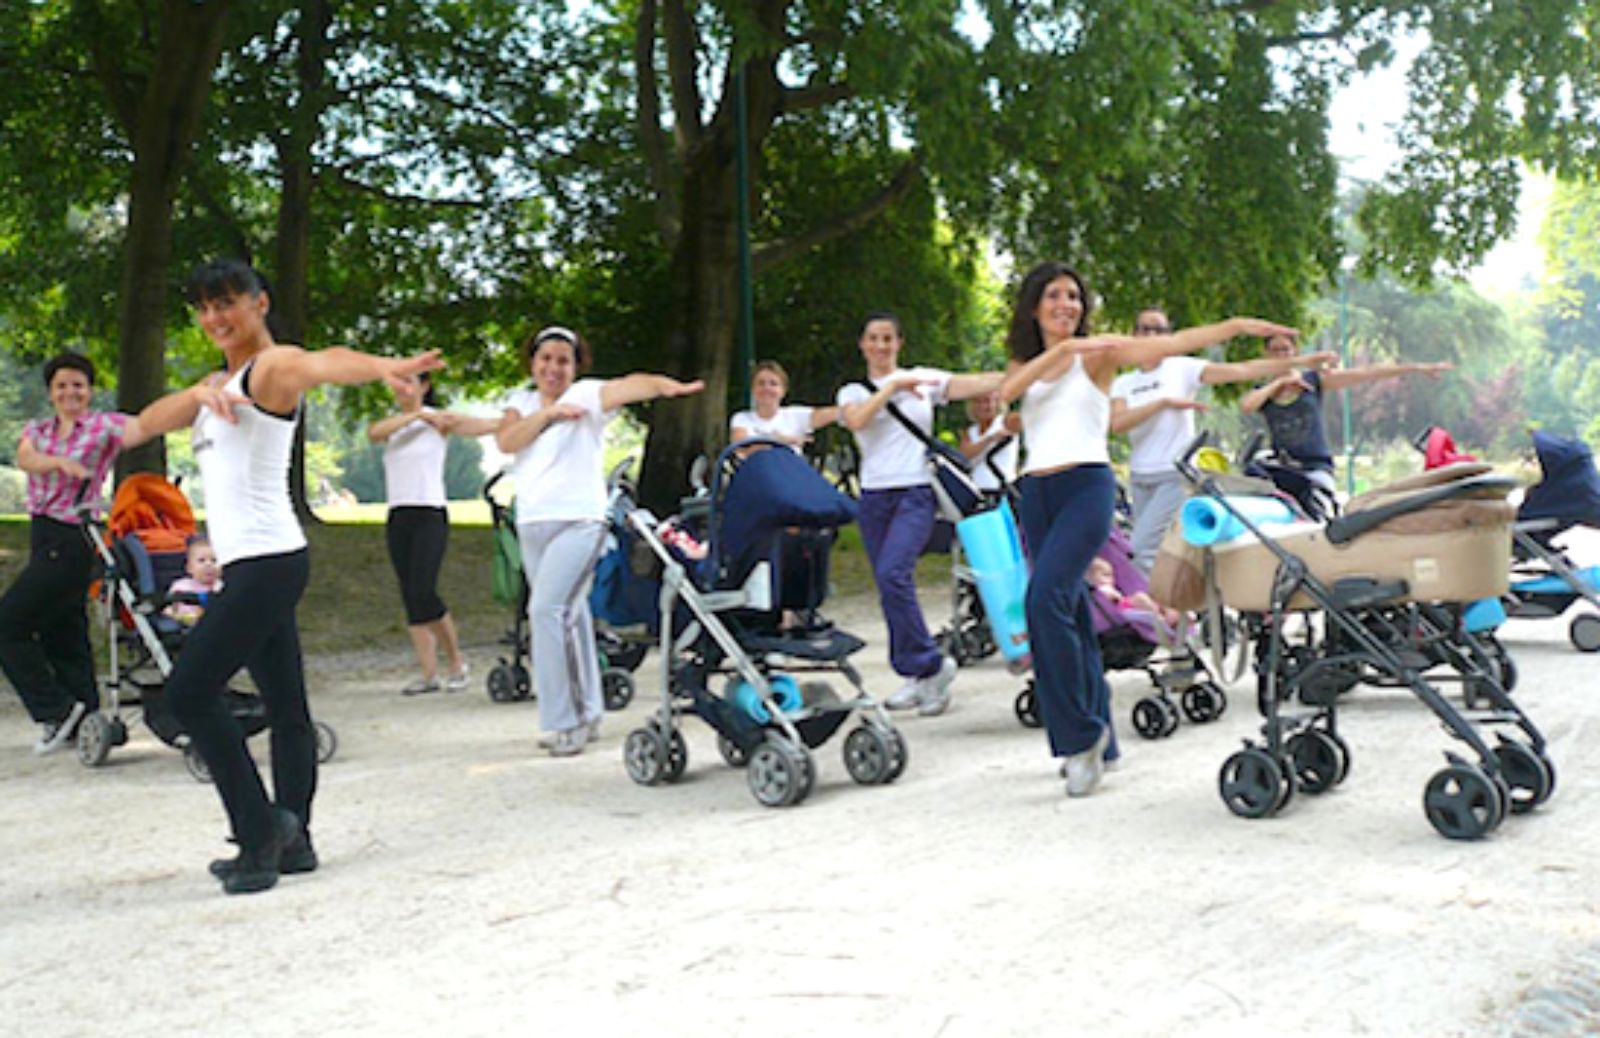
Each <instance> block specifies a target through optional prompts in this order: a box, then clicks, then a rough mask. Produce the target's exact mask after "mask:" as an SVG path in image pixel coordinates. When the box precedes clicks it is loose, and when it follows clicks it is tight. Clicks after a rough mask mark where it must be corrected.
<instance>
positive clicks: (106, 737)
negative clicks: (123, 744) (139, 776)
mask: <svg viewBox="0 0 1600 1038" xmlns="http://www.w3.org/2000/svg"><path fill="white" fill-rule="evenodd" d="M116 745H117V730H116V724H115V722H113V721H112V720H111V718H109V717H107V716H106V715H105V714H102V713H99V712H96V713H92V714H90V715H89V716H88V717H85V718H84V719H83V721H82V722H80V723H79V725H78V761H79V762H80V763H81V764H82V765H83V766H84V767H86V768H98V767H99V766H100V765H102V764H104V763H105V762H106V758H107V757H109V756H111V748H112V747H113V746H116Z"/></svg>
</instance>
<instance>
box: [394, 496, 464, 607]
mask: <svg viewBox="0 0 1600 1038" xmlns="http://www.w3.org/2000/svg"><path fill="white" fill-rule="evenodd" d="M384 534H385V539H386V540H387V541H388V542H389V561H390V562H391V563H393V564H394V575H395V576H397V577H399V578H400V597H401V599H402V600H404V602H405V604H406V623H408V624H411V625H412V626H413V627H415V626H416V625H417V624H430V623H433V621H435V620H438V619H439V618H441V617H443V616H444V614H445V613H446V612H448V611H449V610H448V609H446V607H445V604H444V599H442V598H440V597H439V566H440V565H441V564H442V563H443V562H444V547H445V542H447V541H448V540H449V539H450V517H449V514H448V513H447V512H446V511H445V510H444V509H443V508H430V507H427V506H424V505H400V506H397V507H395V508H391V509H389V522H388V525H387V526H386V527H385V529H384Z"/></svg>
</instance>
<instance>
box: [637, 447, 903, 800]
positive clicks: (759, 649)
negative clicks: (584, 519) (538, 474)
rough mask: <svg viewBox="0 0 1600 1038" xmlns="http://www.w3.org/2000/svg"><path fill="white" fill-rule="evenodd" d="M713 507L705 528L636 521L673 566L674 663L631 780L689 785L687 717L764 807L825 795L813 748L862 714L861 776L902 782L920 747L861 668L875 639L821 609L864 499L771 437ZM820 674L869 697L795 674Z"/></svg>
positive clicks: (708, 507) (740, 464) (668, 592)
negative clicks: (831, 567) (909, 741)
mask: <svg viewBox="0 0 1600 1038" xmlns="http://www.w3.org/2000/svg"><path fill="white" fill-rule="evenodd" d="M752 447H754V448H756V449H751V448H752ZM699 503H700V504H701V506H702V507H704V508H705V514H704V520H703V523H704V525H703V526H700V525H699V523H698V522H697V523H696V524H694V530H693V531H692V532H691V531H690V530H689V529H686V528H685V526H684V525H682V524H679V523H678V521H677V520H668V521H660V520H658V519H657V518H656V517H655V516H654V515H652V514H651V513H650V512H649V511H647V510H646V509H643V508H636V509H634V510H633V511H632V512H631V513H629V516H628V521H629V524H630V525H631V526H632V527H633V529H634V531H635V532H636V533H637V534H638V536H639V538H640V540H641V541H642V542H643V543H644V544H645V545H647V546H648V547H649V548H650V550H651V551H652V552H654V553H655V554H656V556H657V558H659V559H660V561H661V566H662V573H661V598H660V615H661V658H662V661H663V665H662V668H661V670H662V697H661V705H660V707H659V709H658V710H657V711H656V712H655V714H653V715H652V716H651V718H650V719H649V721H648V722H647V723H646V724H645V726H644V727H641V728H637V729H635V730H634V731H632V732H630V733H629V734H628V738H627V742H626V743H625V744H624V747H623V759H624V763H625V764H626V766H627V769H628V775H629V777H631V778H632V779H633V780H634V781H635V782H638V783H639V784H641V785H657V784H659V783H671V782H675V781H677V780H678V779H679V778H681V777H682V776H683V773H684V769H685V768H686V767H687V766H688V759H689V755H688V748H687V746H686V744H685V742H684V738H683V734H682V732H680V731H679V727H678V726H679V720H680V719H681V718H682V717H685V716H694V717H698V718H699V719H700V720H702V721H704V722H705V723H706V724H708V725H710V726H711V728H712V730H713V731H715V732H716V733H717V746H718V749H719V751H720V752H721V754H722V757H723V760H725V761H726V762H727V763H728V764H730V765H732V766H734V767H743V768H744V769H745V772H746V776H747V779H748V781H749V784H750V791H751V793H753V794H754V795H755V798H756V800H757V801H759V802H760V803H762V804H764V805H766V806H768V807H788V806H791V805H794V804H798V803H800V802H801V801H802V800H804V799H805V798H806V796H807V795H808V794H809V793H810V792H811V789H812V785H813V783H814V782H815V778H816V766H815V764H814V763H813V760H812V754H811V750H813V749H815V748H816V747H818V746H820V745H822V744H823V743H824V742H826V741H827V740H828V739H829V738H831V737H832V736H833V734H834V733H835V732H837V731H838V730H839V729H840V728H841V727H842V726H843V725H844V723H845V722H846V721H847V720H849V719H850V717H851V716H852V715H859V716H860V717H861V720H862V723H861V724H860V725H858V726H856V727H855V728H854V729H852V730H851V732H850V734H849V735H848V736H847V737H846V739H845V744H844V760H845V767H846V769H847V770H848V771H849V773H850V777H851V778H853V779H854V780H855V781H856V782H858V783H860V784H862V785H879V784H885V783H889V782H893V781H894V780H895V779H896V778H898V777H899V776H900V773H901V772H902V771H904V770H905V766H906V744H905V740H904V739H903V738H902V737H901V735H900V733H899V732H898V731H896V730H895V727H894V725H892V724H891V723H890V722H889V717H888V714H887V713H885V711H884V709H883V708H882V707H881V706H880V705H879V704H878V703H877V702H876V701H874V700H873V699H872V698H871V697H870V696H868V695H867V693H866V690H865V688H864V687H863V686H862V682H861V675H860V673H859V672H858V671H857V670H856V669H855V667H854V666H853V665H852V664H851V662H850V657H851V656H852V655H854V654H855V653H856V652H858V651H860V650H861V649H862V648H863V647H864V645H865V643H864V642H863V641H862V640H861V639H860V638H857V637H856V636H855V635H853V634H850V633H848V632H846V631H842V630H840V629H838V628H836V627H834V626H833V625H832V624H831V623H829V622H828V621H826V620H825V619H823V618H822V616H821V615H820V614H819V613H818V609H819V608H820V607H821V605H822V604H823V602H824V601H825V599H826V598H827V593H828V558H829V551H830V550H831V548H832V546H833V542H834V540H835V538H836V536H837V530H838V528H839V527H840V526H841V525H843V524H845V523H849V522H853V521H854V520H855V515H856V506H855V502H854V501H852V500H851V499H850V498H848V497H846V496H845V495H844V494H842V493H840V492H839V491H838V490H836V489H835V488H834V487H833V486H832V485H831V484H830V483H829V482H828V480H827V479H826V478H825V477H824V476H822V475H821V474H819V473H818V472H817V471H816V470H815V469H813V468H812V467H811V466H810V465H809V464H807V463H806V461H805V460H804V459H803V458H801V457H800V456H799V455H798V454H795V453H794V452H793V451H791V450H789V449H788V448H787V447H785V446H784V445H782V444H779V443H777V441H774V440H760V439H758V440H753V441H752V440H746V441H743V442H741V443H740V444H739V446H738V449H737V450H734V449H733V448H729V449H728V450H724V451H723V452H722V454H721V455H720V456H719V457H718V458H717V461H716V463H715V465H714V467H713V471H712V478H711V487H710V494H709V496H708V498H706V499H699ZM697 518H698V517H697ZM701 533H703V536H704V542H703V543H701V542H700V541H699V539H698V538H699V536H700V534H701ZM819 671H836V672H838V673H839V674H842V675H843V676H844V677H845V679H846V680H848V681H849V682H850V684H851V685H852V686H854V689H855V694H854V695H853V696H852V697H850V698H848V699H846V698H841V697H840V696H839V695H838V694H837V693H836V692H835V691H834V689H833V688H832V686H831V685H830V684H829V683H827V682H826V681H818V680H808V681H804V682H802V681H799V680H797V678H796V676H795V675H797V674H799V675H802V676H803V675H805V674H808V673H816V672H819ZM718 686H720V691H719V687H718Z"/></svg>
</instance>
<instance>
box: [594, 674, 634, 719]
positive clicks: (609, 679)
mask: <svg viewBox="0 0 1600 1038" xmlns="http://www.w3.org/2000/svg"><path fill="white" fill-rule="evenodd" d="M600 696H601V698H602V699H604V700H605V704H606V709H607V710H623V709H626V708H627V706H628V704H629V703H631V702H633V675H632V674H629V673H628V672H627V671H626V670H623V669H622V668H621V667H612V668H610V669H608V670H607V671H606V672H605V673H604V674H601V675H600Z"/></svg>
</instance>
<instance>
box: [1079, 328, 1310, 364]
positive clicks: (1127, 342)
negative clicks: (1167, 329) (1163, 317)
mask: <svg viewBox="0 0 1600 1038" xmlns="http://www.w3.org/2000/svg"><path fill="white" fill-rule="evenodd" d="M1298 334H1299V333H1298V332H1296V331H1295V330H1294V329H1293V328H1289V327H1286V326H1284V325H1281V324H1275V323H1273V322H1272V321H1263V320H1261V319H1259V318H1255V317H1230V318H1228V319H1227V320H1226V321H1218V322H1217V323H1216V324H1202V325H1199V326H1197V327H1194V328H1185V329H1183V330H1182V331H1178V332H1173V333H1172V334H1171V335H1141V336H1138V337H1133V336H1126V335H1119V336H1108V338H1111V339H1114V340H1115V342H1116V345H1115V346H1114V347H1113V348H1112V350H1111V351H1110V359H1111V360H1112V361H1113V362H1114V363H1115V364H1116V365H1117V366H1118V367H1124V366H1127V365H1134V366H1141V365H1146V364H1156V363H1159V362H1160V361H1163V360H1166V359H1167V358H1168V357H1177V356H1181V355H1183V354H1185V353H1193V352H1195V351H1196V350H1203V349H1205V348H1206V347H1207V346H1214V345H1216V344H1217V343H1219V342H1227V341H1228V340H1229V339H1233V338H1237V337H1238V336H1240V335H1259V336H1261V337H1262V338H1267V337H1268V336H1273V335H1291V336H1292V335H1298Z"/></svg>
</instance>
